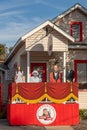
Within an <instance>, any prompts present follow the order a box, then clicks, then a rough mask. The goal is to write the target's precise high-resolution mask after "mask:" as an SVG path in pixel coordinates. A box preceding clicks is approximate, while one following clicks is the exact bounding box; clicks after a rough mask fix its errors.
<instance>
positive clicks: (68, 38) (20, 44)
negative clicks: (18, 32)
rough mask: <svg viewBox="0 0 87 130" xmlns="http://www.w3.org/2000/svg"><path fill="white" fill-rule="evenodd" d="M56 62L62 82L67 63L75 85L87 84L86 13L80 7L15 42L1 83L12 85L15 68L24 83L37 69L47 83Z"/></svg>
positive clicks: (64, 77)
mask: <svg viewBox="0 0 87 130" xmlns="http://www.w3.org/2000/svg"><path fill="white" fill-rule="evenodd" d="M56 60H57V61H58V62H59V66H60V70H61V71H62V75H63V76H62V77H63V81H64V82H65V81H66V66H67V63H71V65H72V68H73V69H74V71H75V81H77V82H79V83H80V84H84V83H87V9H85V8H84V7H83V6H81V5H80V4H75V5H74V6H73V7H71V8H70V9H68V10H67V11H65V12H64V13H62V14H61V15H59V16H57V17H55V18H54V19H52V20H49V21H46V22H44V23H42V24H41V25H40V26H38V27H36V28H35V29H33V30H32V31H30V32H29V33H27V34H26V35H24V36H22V37H21V38H19V40H18V41H17V43H16V44H15V46H14V48H13V50H12V52H11V53H10V55H9V56H8V58H7V59H6V61H5V64H6V65H7V66H8V68H9V70H7V75H6V78H5V79H6V81H13V78H14V72H15V69H16V67H17V66H18V65H19V66H21V69H22V70H23V71H24V76H25V82H29V81H30V75H31V73H32V71H33V69H35V68H38V67H40V68H41V70H42V72H43V82H49V72H50V70H51V69H52V63H53V62H54V61H56ZM79 96H80V100H79V102H80V108H84V104H85V105H86V104H87V101H86V98H85V100H84V92H83V91H81V92H79ZM85 96H87V92H86V91H85ZM83 100H84V101H83ZM86 106H87V105H86Z"/></svg>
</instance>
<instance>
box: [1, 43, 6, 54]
mask: <svg viewBox="0 0 87 130" xmlns="http://www.w3.org/2000/svg"><path fill="white" fill-rule="evenodd" d="M3 54H5V45H4V44H0V56H1V55H3Z"/></svg>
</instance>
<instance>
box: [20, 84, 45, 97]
mask: <svg viewBox="0 0 87 130" xmlns="http://www.w3.org/2000/svg"><path fill="white" fill-rule="evenodd" d="M44 90H45V86H44V83H19V84H18V94H19V95H20V96H21V97H23V98H25V99H29V100H34V99H37V98H40V97H41V96H43V95H44Z"/></svg>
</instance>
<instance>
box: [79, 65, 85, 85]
mask: <svg viewBox="0 0 87 130" xmlns="http://www.w3.org/2000/svg"><path fill="white" fill-rule="evenodd" d="M77 81H78V82H79V83H87V63H79V64H78V65H77Z"/></svg>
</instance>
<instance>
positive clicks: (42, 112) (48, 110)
mask: <svg viewBox="0 0 87 130" xmlns="http://www.w3.org/2000/svg"><path fill="white" fill-rule="evenodd" d="M36 116H37V119H38V120H39V122H40V123H42V124H44V125H45V124H47V125H48V124H51V123H53V122H54V120H55V119H56V111H55V109H54V107H53V106H51V105H49V104H45V105H42V106H40V107H39V108H38V110H37V113H36Z"/></svg>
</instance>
